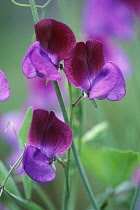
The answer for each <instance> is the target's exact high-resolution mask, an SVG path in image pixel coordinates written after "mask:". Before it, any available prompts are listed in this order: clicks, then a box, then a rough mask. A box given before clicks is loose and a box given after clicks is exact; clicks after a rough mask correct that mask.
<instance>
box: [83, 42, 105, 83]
mask: <svg viewBox="0 0 140 210" xmlns="http://www.w3.org/2000/svg"><path fill="white" fill-rule="evenodd" d="M86 51H87V62H88V71H89V75H90V80H91V82H92V79H93V78H94V77H95V76H96V75H97V74H98V73H99V71H100V69H101V68H102V67H103V65H104V64H105V61H104V54H103V44H102V43H101V42H100V41H97V40H95V39H94V40H92V41H87V42H86Z"/></svg>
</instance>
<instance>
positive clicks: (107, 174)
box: [81, 145, 140, 187]
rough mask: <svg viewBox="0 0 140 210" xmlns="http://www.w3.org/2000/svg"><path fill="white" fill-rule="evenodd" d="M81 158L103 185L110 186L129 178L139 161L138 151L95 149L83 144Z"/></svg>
mask: <svg viewBox="0 0 140 210" xmlns="http://www.w3.org/2000/svg"><path fill="white" fill-rule="evenodd" d="M81 158H82V160H83V162H84V164H85V166H87V167H88V169H89V171H90V172H91V173H93V175H95V177H96V178H98V179H99V180H100V181H101V182H102V184H103V185H105V186H112V187H115V186H117V185H118V184H120V183H121V182H123V181H125V180H127V179H129V178H130V176H131V174H132V173H133V171H134V170H135V168H136V166H137V165H138V164H139V163H140V154H139V153H136V152H133V151H122V150H119V149H113V148H108V147H104V148H102V149H100V150H99V151H96V150H95V149H94V148H91V147H89V146H88V145H84V146H83V150H82V155H81Z"/></svg>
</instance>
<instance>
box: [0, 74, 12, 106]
mask: <svg viewBox="0 0 140 210" xmlns="http://www.w3.org/2000/svg"><path fill="white" fill-rule="evenodd" d="M9 97H10V86H9V84H8V80H7V78H6V76H5V74H4V73H3V72H2V70H0V102H4V101H6V100H7V99H8V98H9Z"/></svg>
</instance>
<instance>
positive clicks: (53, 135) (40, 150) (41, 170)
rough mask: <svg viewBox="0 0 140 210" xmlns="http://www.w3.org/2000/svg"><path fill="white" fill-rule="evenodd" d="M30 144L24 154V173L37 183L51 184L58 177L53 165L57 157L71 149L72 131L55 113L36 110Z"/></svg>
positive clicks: (30, 132) (29, 137) (30, 133)
mask: <svg viewBox="0 0 140 210" xmlns="http://www.w3.org/2000/svg"><path fill="white" fill-rule="evenodd" d="M28 143H29V145H27V146H26V148H25V150H24V154H23V161H22V163H23V172H25V173H27V175H28V176H29V177H30V178H31V179H33V180H35V181H37V182H50V181H52V180H53V179H54V178H55V177H56V173H55V172H54V170H53V169H52V167H51V163H52V162H53V160H54V157H55V156H57V155H60V154H62V153H64V152H65V151H67V150H68V149H69V148H70V146H71V144H72V131H71V129H70V127H69V126H68V125H67V124H66V123H64V122H62V121H61V120H59V119H58V118H57V117H56V116H55V114H54V112H52V111H51V112H48V111H46V110H42V109H36V110H34V112H33V118H32V122H31V127H30V130H29V134H28Z"/></svg>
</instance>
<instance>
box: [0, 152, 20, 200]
mask: <svg viewBox="0 0 140 210" xmlns="http://www.w3.org/2000/svg"><path fill="white" fill-rule="evenodd" d="M22 156H23V153H22V154H21V156H20V157H19V158H18V160H17V161H16V162H15V164H14V165H13V166H12V167H11V168H10V170H9V172H8V174H7V175H6V177H5V178H4V180H3V182H2V184H1V186H2V189H1V191H0V197H1V196H2V193H3V190H4V186H5V184H6V182H7V180H8V178H9V176H10V174H11V172H12V171H13V170H14V169H15V167H16V166H17V164H18V163H19V162H20V161H21V159H22Z"/></svg>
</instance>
